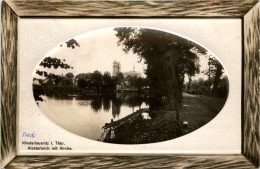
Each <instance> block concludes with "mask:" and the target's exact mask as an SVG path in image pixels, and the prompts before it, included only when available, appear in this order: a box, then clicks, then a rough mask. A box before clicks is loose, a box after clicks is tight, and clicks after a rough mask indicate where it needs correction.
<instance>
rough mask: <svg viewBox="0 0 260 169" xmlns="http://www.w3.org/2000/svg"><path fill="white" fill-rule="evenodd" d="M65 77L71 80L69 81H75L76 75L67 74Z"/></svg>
mask: <svg viewBox="0 0 260 169" xmlns="http://www.w3.org/2000/svg"><path fill="white" fill-rule="evenodd" d="M65 76H66V77H67V78H69V79H74V74H73V73H67V74H66V75H65Z"/></svg>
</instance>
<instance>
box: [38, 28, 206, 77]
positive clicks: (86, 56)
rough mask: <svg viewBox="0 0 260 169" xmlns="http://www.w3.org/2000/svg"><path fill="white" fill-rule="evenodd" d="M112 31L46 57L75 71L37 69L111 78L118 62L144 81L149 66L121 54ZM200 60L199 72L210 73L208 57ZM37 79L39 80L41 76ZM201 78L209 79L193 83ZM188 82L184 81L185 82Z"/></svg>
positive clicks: (96, 33) (83, 38)
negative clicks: (90, 73)
mask: <svg viewBox="0 0 260 169" xmlns="http://www.w3.org/2000/svg"><path fill="white" fill-rule="evenodd" d="M115 33H116V32H115V31H114V30H113V28H108V29H103V30H98V31H94V32H89V33H86V34H83V35H80V36H77V37H75V38H74V39H76V41H77V42H78V43H79V45H80V47H78V46H76V47H75V48H74V49H72V48H68V47H67V46H66V44H65V43H63V44H61V45H62V46H61V45H59V46H57V47H56V48H54V49H53V50H52V51H50V52H49V53H48V54H46V55H45V57H47V56H51V57H56V58H59V59H65V63H67V64H69V65H70V66H72V67H73V69H69V70H64V69H50V70H49V69H43V68H41V67H38V68H37V69H39V70H45V71H48V72H49V73H51V72H52V73H55V74H60V75H61V74H63V75H65V74H66V73H69V72H72V73H73V74H74V75H75V76H76V75H77V74H79V73H88V72H94V71H95V70H99V71H101V72H102V73H104V72H105V71H109V72H110V73H111V75H112V65H113V62H114V61H115V60H116V61H119V62H120V63H121V72H127V71H131V70H133V67H135V71H136V72H140V73H141V74H142V76H143V77H145V74H144V69H146V65H145V64H144V63H143V60H142V61H141V62H139V61H140V58H139V56H137V55H136V54H133V53H132V52H131V51H130V52H129V53H125V52H124V51H123V50H122V46H118V45H117V41H118V39H117V37H116V36H115ZM199 58H200V65H201V67H200V70H201V71H202V70H205V69H207V67H208V65H207V58H206V57H205V56H199ZM35 77H37V78H39V76H38V75H36V76H35ZM198 78H203V79H207V76H206V75H203V74H202V73H200V74H197V75H195V76H194V77H193V80H196V79H198ZM187 81H188V78H187V77H186V78H185V82H187Z"/></svg>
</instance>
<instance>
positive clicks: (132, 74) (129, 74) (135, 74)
mask: <svg viewBox="0 0 260 169" xmlns="http://www.w3.org/2000/svg"><path fill="white" fill-rule="evenodd" d="M123 75H124V77H141V76H142V74H141V73H140V72H136V71H135V67H133V70H130V71H128V72H123Z"/></svg>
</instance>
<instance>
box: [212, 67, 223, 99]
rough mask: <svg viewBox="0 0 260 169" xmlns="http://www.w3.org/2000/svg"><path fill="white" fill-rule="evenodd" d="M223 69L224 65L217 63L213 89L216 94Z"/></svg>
mask: <svg viewBox="0 0 260 169" xmlns="http://www.w3.org/2000/svg"><path fill="white" fill-rule="evenodd" d="M222 69H223V67H222V65H221V64H220V63H217V70H216V74H215V77H214V82H213V89H212V94H213V95H214V96H216V95H217V92H218V85H219V82H220V77H221V75H222Z"/></svg>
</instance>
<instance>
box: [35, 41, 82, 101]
mask: <svg viewBox="0 0 260 169" xmlns="http://www.w3.org/2000/svg"><path fill="white" fill-rule="evenodd" d="M66 43H67V47H68V48H69V47H71V48H72V49H74V48H75V45H76V46H79V44H78V42H77V41H76V40H74V39H71V40H69V41H68V42H66ZM65 61H66V60H65V59H63V60H61V59H58V58H55V57H51V56H48V57H45V58H44V59H43V60H42V61H41V63H40V64H39V66H40V67H42V68H46V69H51V68H54V69H58V68H61V69H73V67H72V66H70V65H68V64H66V63H65ZM36 74H37V75H39V76H43V77H45V79H48V83H49V82H50V81H54V83H55V84H60V83H63V82H62V80H63V79H62V78H61V77H59V76H58V75H55V74H53V73H48V72H47V71H45V70H38V69H37V70H36ZM72 75H73V74H72ZM72 75H71V74H68V76H70V77H72ZM72 78H73V77H72ZM48 83H47V84H48ZM64 83H65V84H68V85H69V84H71V83H72V82H69V81H67V80H65V82H64ZM33 88H34V89H35V88H36V87H35V85H34V86H33ZM37 91H40V90H34V99H35V100H36V101H43V99H42V97H41V95H44V94H45V92H44V90H41V92H37Z"/></svg>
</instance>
